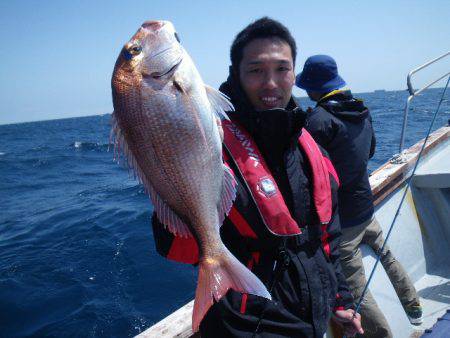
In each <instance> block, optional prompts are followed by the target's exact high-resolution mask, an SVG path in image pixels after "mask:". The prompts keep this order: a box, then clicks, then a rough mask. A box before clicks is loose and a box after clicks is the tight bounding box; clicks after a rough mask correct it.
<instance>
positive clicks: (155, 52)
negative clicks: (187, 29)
mask: <svg viewBox="0 0 450 338" xmlns="http://www.w3.org/2000/svg"><path fill="white" fill-rule="evenodd" d="M184 54H185V52H184V49H183V47H182V46H181V44H180V40H179V38H178V34H177V32H176V31H175V27H174V26H173V24H172V23H171V22H169V21H146V22H144V23H143V24H142V25H141V27H139V29H138V31H137V32H136V33H135V34H134V35H133V37H132V38H131V39H130V40H129V41H128V42H127V43H126V44H125V46H124V47H123V48H122V51H121V53H120V55H119V57H118V59H117V61H116V65H115V68H114V73H113V78H112V87H113V89H114V87H118V86H120V85H129V86H135V85H136V81H140V82H141V81H142V82H145V85H146V86H150V87H152V88H153V89H158V87H159V88H161V87H162V86H163V85H164V84H165V83H167V82H168V81H169V80H170V78H171V77H172V76H173V74H174V73H175V71H176V70H177V67H178V66H179V65H180V63H181V61H182V60H183V57H184Z"/></svg>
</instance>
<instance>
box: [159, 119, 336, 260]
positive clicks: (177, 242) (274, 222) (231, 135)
mask: <svg viewBox="0 0 450 338" xmlns="http://www.w3.org/2000/svg"><path fill="white" fill-rule="evenodd" d="M222 127H223V131H224V145H225V147H226V149H227V150H228V152H229V153H230V155H231V157H232V158H233V161H234V162H235V164H236V165H237V167H238V170H239V171H240V173H241V175H242V177H243V179H244V181H245V182H246V185H247V187H248V190H249V192H250V194H251V196H252V198H253V201H254V202H255V205H256V207H257V209H258V211H259V214H260V215H261V218H262V220H263V222H264V224H265V225H266V227H267V229H268V230H269V231H271V232H272V233H273V234H275V235H279V236H291V235H298V234H300V233H301V230H300V227H299V226H298V224H297V222H296V221H295V220H294V219H293V218H292V216H291V214H290V212H289V210H288V207H287V206H286V203H285V201H284V198H283V196H282V195H281V192H280V191H279V189H278V186H277V184H276V182H275V180H274V178H273V176H272V174H271V173H270V170H269V168H268V166H267V164H266V163H265V161H264V159H263V157H262V156H261V153H260V152H259V150H258V148H257V146H256V144H255V142H254V141H253V140H252V139H251V137H250V135H249V134H248V133H247V132H246V131H245V130H244V129H243V128H241V127H239V126H238V125H237V124H235V123H233V122H231V121H227V120H225V121H222ZM298 142H299V145H300V147H301V148H302V149H303V151H304V152H305V154H306V157H307V160H308V161H309V163H310V166H311V168H312V176H313V178H312V180H313V193H312V195H313V202H314V205H315V209H316V211H317V215H318V218H319V221H320V223H321V227H322V233H323V235H322V242H323V246H324V249H325V251H326V252H327V253H328V254H329V247H328V243H327V237H328V235H327V233H326V228H327V224H328V223H329V222H330V220H331V216H332V197H331V183H330V175H332V176H333V178H334V179H335V180H336V182H337V183H338V184H339V181H338V177H337V174H336V171H335V170H334V167H333V165H332V164H331V162H330V160H329V159H327V158H326V157H324V156H323V155H322V152H321V150H320V149H319V147H318V145H317V144H316V142H315V141H314V139H313V138H312V137H311V135H310V134H309V133H308V132H307V131H306V130H305V129H302V133H301V136H300V137H299V139H298ZM228 218H229V219H230V221H231V222H232V223H233V224H234V225H235V226H236V228H237V230H238V231H239V233H240V234H241V235H242V236H244V237H251V238H256V237H257V236H256V234H255V232H254V231H253V229H252V228H251V226H250V225H249V224H248V223H247V221H246V220H245V219H244V218H243V217H242V215H241V214H240V213H239V212H238V210H237V209H236V208H235V207H234V206H233V208H232V209H231V210H230V213H229V215H228ZM167 258H169V259H173V260H176V261H179V262H185V263H191V264H193V263H196V262H197V261H198V246H197V243H196V242H195V239H194V238H187V239H186V238H181V237H175V239H174V241H173V242H172V245H171V248H170V250H169V254H168V255H167Z"/></svg>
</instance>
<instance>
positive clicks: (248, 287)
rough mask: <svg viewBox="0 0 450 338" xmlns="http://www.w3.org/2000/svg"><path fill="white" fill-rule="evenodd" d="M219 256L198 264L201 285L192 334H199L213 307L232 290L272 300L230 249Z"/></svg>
mask: <svg viewBox="0 0 450 338" xmlns="http://www.w3.org/2000/svg"><path fill="white" fill-rule="evenodd" d="M224 250H225V252H223V253H222V254H219V255H217V256H216V257H218V258H217V259H212V258H204V259H202V260H201V262H200V264H199V273H198V284H197V290H196V292H195V302H194V310H193V313H192V330H193V331H194V332H197V331H198V329H199V326H200V322H201V321H202V320H203V317H204V316H205V315H206V313H207V312H208V310H209V308H210V307H211V306H212V305H213V302H214V300H215V301H216V302H218V301H219V300H220V299H221V298H222V297H223V296H225V294H226V293H227V291H228V290H229V289H233V290H235V291H237V292H241V293H249V294H252V295H256V296H260V297H264V298H267V299H272V297H271V296H270V293H269V291H267V288H266V287H265V286H264V284H263V283H262V282H261V280H260V279H259V278H258V277H256V276H255V275H254V274H253V272H251V271H250V270H249V269H247V268H246V267H245V266H244V265H243V264H242V263H241V262H239V261H238V260H237V259H236V257H234V256H233V255H232V254H231V253H230V252H229V251H228V249H226V248H225V247H224Z"/></svg>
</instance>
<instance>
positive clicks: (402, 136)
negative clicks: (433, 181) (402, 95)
mask: <svg viewBox="0 0 450 338" xmlns="http://www.w3.org/2000/svg"><path fill="white" fill-rule="evenodd" d="M413 97H414V95H410V96H409V97H408V99H407V100H406V104H405V112H404V113H403V127H402V135H401V136H400V147H399V149H398V153H399V154H400V155H401V153H402V151H403V145H404V143H405V136H406V135H405V134H406V125H407V124H408V111H409V104H410V102H411V100H412V99H413Z"/></svg>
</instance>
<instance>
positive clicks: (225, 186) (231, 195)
mask: <svg viewBox="0 0 450 338" xmlns="http://www.w3.org/2000/svg"><path fill="white" fill-rule="evenodd" d="M236 184H237V182H236V179H235V178H234V175H233V173H232V172H231V169H230V168H228V167H227V166H226V165H225V164H224V165H223V183H222V195H221V199H220V204H219V208H218V210H219V224H222V223H223V221H224V219H225V217H226V216H227V215H228V213H229V212H230V209H231V207H232V206H233V201H234V200H235V198H236Z"/></svg>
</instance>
